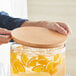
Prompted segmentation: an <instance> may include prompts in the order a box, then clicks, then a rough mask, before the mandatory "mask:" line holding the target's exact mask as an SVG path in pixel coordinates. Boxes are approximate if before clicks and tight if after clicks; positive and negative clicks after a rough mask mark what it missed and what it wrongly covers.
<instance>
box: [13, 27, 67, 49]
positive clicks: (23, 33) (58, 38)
mask: <svg viewBox="0 0 76 76" xmlns="http://www.w3.org/2000/svg"><path fill="white" fill-rule="evenodd" d="M12 38H13V39H14V41H15V42H17V43H19V44H22V45H25V46H31V47H35V48H54V47H59V46H61V45H62V44H64V42H65V41H66V39H67V36H65V35H62V34H60V33H58V32H55V31H52V30H48V29H47V28H43V27H20V28H17V29H14V30H13V31H12Z"/></svg>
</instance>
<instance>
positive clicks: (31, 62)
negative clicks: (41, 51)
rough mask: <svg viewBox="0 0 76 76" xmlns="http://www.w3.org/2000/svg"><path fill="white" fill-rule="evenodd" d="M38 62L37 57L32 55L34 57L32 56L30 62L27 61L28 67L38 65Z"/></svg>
mask: <svg viewBox="0 0 76 76" xmlns="http://www.w3.org/2000/svg"><path fill="white" fill-rule="evenodd" d="M36 63H37V59H36V57H32V58H30V60H28V62H27V67H33V66H36Z"/></svg>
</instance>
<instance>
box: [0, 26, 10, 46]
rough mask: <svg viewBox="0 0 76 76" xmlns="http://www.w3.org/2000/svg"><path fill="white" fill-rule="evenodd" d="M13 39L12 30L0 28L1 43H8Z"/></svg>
mask: <svg viewBox="0 0 76 76" xmlns="http://www.w3.org/2000/svg"><path fill="white" fill-rule="evenodd" d="M10 40H11V32H10V31H9V30H7V29H4V28H0V45H1V44H4V43H8V42H9V41H10Z"/></svg>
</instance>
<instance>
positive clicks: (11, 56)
mask: <svg viewBox="0 0 76 76" xmlns="http://www.w3.org/2000/svg"><path fill="white" fill-rule="evenodd" d="M15 60H17V54H16V53H14V52H10V62H11V64H12V63H13V62H14V61H15Z"/></svg>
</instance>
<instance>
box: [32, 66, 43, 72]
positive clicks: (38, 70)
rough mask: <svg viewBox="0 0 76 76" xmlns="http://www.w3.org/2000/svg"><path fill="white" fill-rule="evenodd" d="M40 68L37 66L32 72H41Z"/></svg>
mask: <svg viewBox="0 0 76 76" xmlns="http://www.w3.org/2000/svg"><path fill="white" fill-rule="evenodd" d="M42 70H43V69H42V66H41V65H38V66H35V67H34V68H33V69H32V71H34V72H42Z"/></svg>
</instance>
